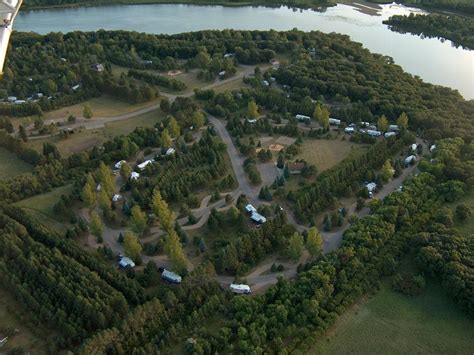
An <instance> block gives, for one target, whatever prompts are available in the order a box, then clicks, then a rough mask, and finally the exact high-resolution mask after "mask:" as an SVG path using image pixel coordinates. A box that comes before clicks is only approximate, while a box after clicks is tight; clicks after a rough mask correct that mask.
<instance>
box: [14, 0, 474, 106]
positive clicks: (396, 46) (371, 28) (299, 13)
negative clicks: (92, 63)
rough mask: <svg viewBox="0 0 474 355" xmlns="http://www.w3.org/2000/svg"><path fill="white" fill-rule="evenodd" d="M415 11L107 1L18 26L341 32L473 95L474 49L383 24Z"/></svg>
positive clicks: (51, 12)
mask: <svg viewBox="0 0 474 355" xmlns="http://www.w3.org/2000/svg"><path fill="white" fill-rule="evenodd" d="M356 6H358V5H356ZM369 12H370V11H369ZM410 12H421V10H417V9H413V8H406V7H404V6H400V5H383V6H381V8H380V10H379V11H378V12H377V14H376V15H374V14H369V13H363V12H361V11H359V10H358V9H357V8H356V7H353V6H349V5H342V4H338V5H337V6H335V7H331V8H328V9H327V10H326V11H324V12H316V11H312V10H296V11H295V10H293V9H289V8H287V7H279V8H268V7H261V6H259V7H250V6H245V7H224V6H195V5H176V4H172V5H163V4H156V5H108V6H98V7H82V8H81V7H80V8H67V9H48V10H34V11H28V12H21V13H20V14H19V16H18V17H17V20H16V23H15V28H16V30H18V31H34V32H37V33H41V34H44V33H48V32H52V31H53V32H70V31H75V30H81V31H95V30H98V29H106V30H130V31H139V32H147V33H166V34H174V33H180V32H189V31H198V30H206V29H225V28H233V29H248V30H268V29H275V30H289V29H292V28H298V29H300V30H304V31H311V30H319V31H322V32H326V33H329V32H339V33H343V34H347V35H349V36H350V37H351V39H352V40H354V41H357V42H361V43H362V44H363V45H364V47H366V48H368V49H369V50H370V51H372V52H375V53H380V54H383V55H389V56H391V57H392V58H393V59H394V60H395V62H396V63H397V64H399V65H401V66H402V67H403V68H404V69H405V70H406V71H407V72H409V73H411V74H413V75H418V76H419V77H421V78H423V80H425V81H427V82H430V83H433V84H439V85H443V86H448V87H451V88H453V89H457V90H459V92H460V93H461V94H462V95H463V96H464V97H465V98H466V99H474V51H470V50H465V49H462V48H455V47H453V46H452V43H451V42H450V41H445V42H442V41H440V40H438V39H434V38H432V39H427V38H425V39H423V38H421V37H419V36H415V35H411V34H400V33H396V32H392V31H390V30H389V29H388V28H387V26H386V25H384V24H382V21H383V20H385V19H387V18H389V17H390V16H392V15H394V14H408V13H410Z"/></svg>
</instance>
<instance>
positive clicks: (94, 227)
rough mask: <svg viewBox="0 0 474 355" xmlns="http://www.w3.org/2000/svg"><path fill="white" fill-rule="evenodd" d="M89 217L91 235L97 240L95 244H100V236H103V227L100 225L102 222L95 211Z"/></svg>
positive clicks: (101, 239) (101, 240)
mask: <svg viewBox="0 0 474 355" xmlns="http://www.w3.org/2000/svg"><path fill="white" fill-rule="evenodd" d="M90 217H91V220H90V223H89V228H90V231H91V234H92V235H93V236H95V237H96V238H97V243H102V242H103V238H102V235H103V234H104V226H103V224H102V220H101V219H100V217H99V215H98V214H97V212H96V211H92V212H91V214H90Z"/></svg>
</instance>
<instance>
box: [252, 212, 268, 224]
mask: <svg viewBox="0 0 474 355" xmlns="http://www.w3.org/2000/svg"><path fill="white" fill-rule="evenodd" d="M250 219H251V220H252V221H254V222H255V223H258V224H264V223H266V222H267V219H266V218H265V217H264V216H262V215H261V214H260V213H257V212H254V213H252V215H251V216H250Z"/></svg>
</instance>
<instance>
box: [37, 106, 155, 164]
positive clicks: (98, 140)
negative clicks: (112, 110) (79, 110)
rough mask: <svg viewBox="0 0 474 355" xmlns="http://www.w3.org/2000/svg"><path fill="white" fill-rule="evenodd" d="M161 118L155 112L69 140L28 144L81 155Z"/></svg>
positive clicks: (81, 134) (106, 125)
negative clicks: (45, 144)
mask: <svg viewBox="0 0 474 355" xmlns="http://www.w3.org/2000/svg"><path fill="white" fill-rule="evenodd" d="M160 118H161V113H160V112H159V111H153V112H148V113H146V114H143V115H140V116H137V117H134V118H130V119H128V120H122V121H116V122H110V123H106V124H105V128H100V129H91V130H81V131H77V132H75V133H74V134H72V135H71V136H70V137H69V138H68V139H61V138H60V137H59V136H55V137H49V138H46V139H40V140H30V142H29V143H28V144H29V145H30V146H31V147H32V148H35V149H37V150H41V149H42V148H43V143H46V142H49V143H54V144H56V146H57V147H58V149H59V152H60V153H61V154H62V155H63V156H68V155H71V154H72V153H80V152H82V151H84V150H87V149H90V148H92V147H93V146H99V145H101V144H102V143H103V142H105V141H106V140H108V139H111V138H114V137H116V136H119V135H122V134H128V133H130V132H132V131H133V130H134V129H135V128H136V127H150V126H153V125H154V124H155V123H157V122H159V120H160Z"/></svg>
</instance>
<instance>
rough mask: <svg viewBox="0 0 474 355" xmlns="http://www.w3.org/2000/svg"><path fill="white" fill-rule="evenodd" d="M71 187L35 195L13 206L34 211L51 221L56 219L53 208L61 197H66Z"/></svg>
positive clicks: (67, 186)
mask: <svg viewBox="0 0 474 355" xmlns="http://www.w3.org/2000/svg"><path fill="white" fill-rule="evenodd" d="M71 190H72V185H66V186H62V187H58V188H57V189H54V190H52V191H50V192H46V193H44V194H41V195H36V196H33V197H30V198H27V199H25V200H21V201H18V202H16V203H15V206H18V207H23V208H25V209H26V210H34V211H37V212H39V213H40V214H42V215H46V216H48V217H50V218H52V219H56V214H55V213H54V211H53V206H54V205H55V204H56V202H58V201H59V199H60V197H61V195H67V194H69V193H70V192H71Z"/></svg>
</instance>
